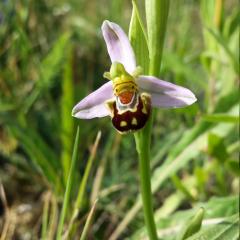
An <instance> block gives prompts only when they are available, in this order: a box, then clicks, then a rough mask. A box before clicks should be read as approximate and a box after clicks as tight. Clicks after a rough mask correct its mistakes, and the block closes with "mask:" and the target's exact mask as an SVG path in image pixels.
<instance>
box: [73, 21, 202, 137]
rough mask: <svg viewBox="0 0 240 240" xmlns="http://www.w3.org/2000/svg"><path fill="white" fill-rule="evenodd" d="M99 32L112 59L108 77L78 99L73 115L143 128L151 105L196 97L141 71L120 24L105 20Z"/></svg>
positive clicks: (122, 129)
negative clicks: (109, 118)
mask: <svg viewBox="0 0 240 240" xmlns="http://www.w3.org/2000/svg"><path fill="white" fill-rule="evenodd" d="M102 34H103V37H104V40H105V42H106V45H107V50H108V54H109V56H110V59H111V62H112V65H111V68H110V71H109V72H105V73H104V75H103V76H104V77H105V78H107V79H108V80H109V81H108V82H107V83H105V84H103V85H102V86H101V87H100V88H98V89H97V90H96V91H94V92H92V93H91V94H89V95H88V96H86V97H85V98H84V99H83V100H81V101H80V102H79V103H78V104H77V105H76V106H75V107H74V108H73V110H72V116H74V117H76V118H80V119H92V118H97V117H105V116H110V117H111V119H112V123H113V126H114V127H115V128H116V129H117V130H118V131H119V132H120V133H126V132H131V131H136V130H139V129H141V128H143V127H144V125H145V124H146V122H147V120H148V118H149V116H150V114H151V109H152V108H153V107H157V108H180V107H184V106H188V105H191V104H193V103H194V102H195V101H196V100H197V99H196V97H195V96H194V94H193V93H192V92H191V91H190V90H189V89H187V88H184V87H181V86H177V85H175V84H173V83H169V82H166V81H163V80H160V79H158V78H157V77H154V76H145V75H141V67H139V66H137V65H136V59H135V55H134V52H133V49H132V47H131V44H130V42H129V40H128V37H127V35H126V34H125V33H124V31H123V30H122V28H121V27H120V26H119V25H117V24H116V23H113V22H109V21H107V20H106V21H104V22H103V24H102Z"/></svg>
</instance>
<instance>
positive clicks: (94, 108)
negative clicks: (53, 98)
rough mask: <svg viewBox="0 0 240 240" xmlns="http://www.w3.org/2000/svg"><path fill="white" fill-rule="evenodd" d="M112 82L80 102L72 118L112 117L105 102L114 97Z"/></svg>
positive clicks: (74, 109)
mask: <svg viewBox="0 0 240 240" xmlns="http://www.w3.org/2000/svg"><path fill="white" fill-rule="evenodd" d="M113 96H114V95H113V87H112V82H111V81H109V82H107V83H105V84H104V85H102V86H101V87H100V88H99V89H97V90H96V91H94V92H92V93H91V94H89V95H88V96H87V97H85V98H84V99H83V100H82V101H80V102H79V103H78V104H77V105H76V106H75V107H74V108H73V110H72V116H73V117H76V118H81V119H91V118H95V117H105V116H108V115H110V112H109V110H108V109H107V107H106V106H105V101H106V100H108V99H111V98H112V97H113Z"/></svg>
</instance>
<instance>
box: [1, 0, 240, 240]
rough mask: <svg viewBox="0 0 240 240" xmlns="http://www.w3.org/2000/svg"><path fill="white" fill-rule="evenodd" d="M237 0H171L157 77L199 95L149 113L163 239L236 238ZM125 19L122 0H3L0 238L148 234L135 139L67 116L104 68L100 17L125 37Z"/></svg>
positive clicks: (127, 7) (127, 10)
mask: <svg viewBox="0 0 240 240" xmlns="http://www.w3.org/2000/svg"><path fill="white" fill-rule="evenodd" d="M140 2H141V1H140ZM236 5H237V2H236V1H234V0H229V1H222V0H212V1H208V0H201V1H194V0H178V1H172V2H171V8H170V15H169V22H168V29H167V35H166V43H165V48H164V56H163V60H162V69H161V77H162V79H165V80H168V81H170V82H174V83H176V84H179V85H182V86H185V87H187V88H189V89H191V90H192V91H193V92H194V93H195V94H196V96H197V98H198V102H197V103H196V104H194V105H192V106H190V107H188V108H184V109H176V110H158V111H157V114H156V118H155V121H154V131H153V133H152V137H153V142H152V188H153V193H154V204H155V219H156V222H157V226H158V233H159V236H160V237H161V238H162V239H164V240H171V239H191V240H193V239H195V240H196V239H201V237H202V238H203V237H205V238H206V237H207V239H224V237H225V239H233V240H234V239H238V230H237V229H238V227H237V225H238V224H239V218H238V217H237V216H236V215H234V214H236V213H238V211H239V210H238V203H239V197H238V194H239V174H240V171H239V162H238V154H239V135H238V131H239V129H238V127H239V112H238V111H239V102H238V101H239V96H238V94H239V92H238V90H239V72H238V71H239V55H238V54H239V28H238V24H239V20H240V13H239V9H238V8H237V7H236ZM139 8H140V12H141V13H142V15H143V16H144V8H143V4H141V3H140V4H139ZM130 17H131V2H130V1H127V0H125V1H123V0H114V1H107V0H102V1H93V0H92V1H84V0H78V1H77V0H69V1H63V0H59V1H55V0H49V1H46V0H38V1H34V0H19V1H10V0H4V1H3V0H2V1H1V2H0V199H1V200H0V233H1V232H2V233H1V234H0V236H1V237H2V238H1V240H2V239H40V238H42V239H49V240H51V239H55V238H56V234H57V232H58V234H59V232H60V235H61V233H62V232H61V230H63V236H64V237H63V239H64V238H65V239H80V235H81V232H82V231H83V229H84V234H83V235H82V239H84V237H83V236H84V235H85V236H87V238H86V239H110V240H114V239H136V240H137V239H146V235H145V233H146V232H145V231H146V230H145V228H144V222H143V215H142V213H141V202H140V197H139V195H138V191H139V190H138V171H137V168H138V162H137V155H136V150H135V145H134V141H133V137H132V136H131V135H127V136H120V135H119V134H118V133H116V131H115V130H114V129H113V128H112V126H111V123H110V121H109V119H108V118H104V119H96V120H91V121H83V120H74V119H73V118H72V117H71V109H72V107H73V106H74V104H75V103H76V102H77V101H79V100H80V99H81V98H82V97H84V96H86V95H87V94H88V93H89V92H91V91H92V90H94V89H96V88H97V87H99V86H100V85H102V84H103V83H104V81H105V80H104V79H103V77H102V75H103V72H104V71H106V70H108V68H109V66H110V61H109V57H108V55H107V51H106V47H105V43H104V41H103V38H102V36H101V31H100V26H101V24H102V21H103V20H104V19H109V20H111V21H115V22H117V23H118V24H119V25H121V26H122V27H123V28H124V29H125V30H126V32H127V29H128V23H129V20H130ZM77 125H78V126H79V135H78V137H77V138H76V142H79V147H77V146H76V145H75V150H76V151H77V152H78V156H77V155H76V154H75V155H73V158H72V152H73V145H74V138H75V135H76V129H77ZM99 131H101V134H100V133H98V132H99ZM71 159H72V160H71ZM71 164H72V165H71ZM69 171H70V174H69ZM68 176H70V177H68ZM67 186H68V187H67ZM66 189H68V190H69V193H68V194H66V192H67V190H66ZM64 193H65V196H64ZM97 198H98V201H97V202H95V200H96V199H97ZM63 202H64V204H65V207H66V209H65V210H66V211H65V213H64V207H63V208H62V203H63ZM93 205H94V209H92V212H91V214H90V215H89V216H90V217H89V218H88V220H87V216H88V213H89V211H90V209H91V208H92V206H93ZM201 207H203V208H204V211H203V212H204V214H203V213H202V212H201V210H199V209H201ZM93 211H94V215H93ZM64 214H65V215H64ZM63 215H64V217H63ZM60 216H61V218H60ZM90 218H91V219H90ZM59 219H62V221H63V222H62V223H63V226H62V229H60V228H61V227H60V225H61V224H59ZM86 220H87V221H86ZM60 222H61V220H60ZM85 223H86V224H85ZM201 225H202V227H201ZM183 226H184V227H185V229H184V228H183ZM186 226H187V227H186ZM200 227H201V230H200V231H199V229H200ZM59 229H60V230H59ZM87 230H88V231H87ZM195 233H196V234H195ZM217 234H218V236H217ZM219 234H220V235H219ZM221 234H222V235H221ZM177 236H178V238H177ZM217 237H220V238H217ZM221 237H222V238H221Z"/></svg>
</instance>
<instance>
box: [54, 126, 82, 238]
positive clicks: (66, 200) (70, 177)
mask: <svg viewBox="0 0 240 240" xmlns="http://www.w3.org/2000/svg"><path fill="white" fill-rule="evenodd" d="M78 146H79V127H78V128H77V134H76V138H75V143H74V147H73V155H72V162H71V167H70V171H69V175H68V180H67V185H66V191H65V194H64V200H63V206H62V210H61V214H60V220H59V224H58V229H57V240H61V239H62V233H63V226H64V222H65V218H66V215H67V210H68V207H69V199H70V194H71V189H72V185H73V175H74V171H75V166H76V162H77V158H78Z"/></svg>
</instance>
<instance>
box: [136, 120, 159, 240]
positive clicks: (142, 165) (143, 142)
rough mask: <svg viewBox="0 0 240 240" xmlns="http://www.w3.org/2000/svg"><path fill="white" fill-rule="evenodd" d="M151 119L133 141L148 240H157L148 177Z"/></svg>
mask: <svg viewBox="0 0 240 240" xmlns="http://www.w3.org/2000/svg"><path fill="white" fill-rule="evenodd" d="M151 128H152V117H151V119H150V120H149V122H148V124H147V126H146V127H145V128H144V129H143V130H142V131H140V132H138V133H135V141H136V147H137V152H138V156H139V175H140V191H141V194H142V202H143V212H144V218H145V223H146V227H147V231H148V235H149V238H150V240H157V239H158V237H157V231H156V226H155V222H154V214H153V203H152V191H151V181H150V180H151V175H150V140H151Z"/></svg>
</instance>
